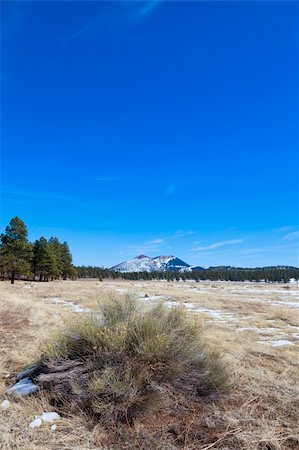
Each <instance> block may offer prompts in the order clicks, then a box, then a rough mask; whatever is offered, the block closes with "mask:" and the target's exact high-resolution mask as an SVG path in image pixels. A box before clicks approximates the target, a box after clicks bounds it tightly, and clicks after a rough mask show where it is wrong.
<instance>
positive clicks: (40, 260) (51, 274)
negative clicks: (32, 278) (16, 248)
mask: <svg viewBox="0 0 299 450" xmlns="http://www.w3.org/2000/svg"><path fill="white" fill-rule="evenodd" d="M33 255H34V256H33V261H32V271H33V273H34V275H36V276H39V280H40V281H42V280H47V281H48V280H49V278H52V279H53V278H59V275H60V272H59V267H58V264H57V257H56V254H55V251H54V249H53V246H51V245H50V243H49V242H48V241H47V239H45V238H44V237H41V238H40V239H38V240H37V241H35V243H34V246H33Z"/></svg>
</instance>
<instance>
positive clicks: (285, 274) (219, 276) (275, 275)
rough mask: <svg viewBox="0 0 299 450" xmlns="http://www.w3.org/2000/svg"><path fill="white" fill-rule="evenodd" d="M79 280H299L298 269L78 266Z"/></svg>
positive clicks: (285, 281) (284, 281)
mask: <svg viewBox="0 0 299 450" xmlns="http://www.w3.org/2000/svg"><path fill="white" fill-rule="evenodd" d="M76 271H77V274H78V277H79V278H99V279H100V280H103V279H104V278H112V279H124V280H144V281H146V280H167V281H187V280H190V281H195V282H198V281H200V280H207V281H252V282H260V281H265V282H266V283H273V282H283V283H288V282H289V281H290V279H292V278H294V279H295V280H298V279H299V269H298V268H296V267H283V268H282V267H264V268H263V267H258V268H253V269H250V268H248V269H243V268H234V267H219V268H209V269H203V270H199V271H193V272H129V273H121V272H114V271H113V270H109V269H103V268H101V267H96V266H78V267H76Z"/></svg>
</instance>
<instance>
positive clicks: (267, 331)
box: [238, 327, 279, 334]
mask: <svg viewBox="0 0 299 450" xmlns="http://www.w3.org/2000/svg"><path fill="white" fill-rule="evenodd" d="M278 330H279V329H278V328H274V327H268V328H258V327H240V328H238V331H255V332H256V333H259V334H272V333H277V331H278Z"/></svg>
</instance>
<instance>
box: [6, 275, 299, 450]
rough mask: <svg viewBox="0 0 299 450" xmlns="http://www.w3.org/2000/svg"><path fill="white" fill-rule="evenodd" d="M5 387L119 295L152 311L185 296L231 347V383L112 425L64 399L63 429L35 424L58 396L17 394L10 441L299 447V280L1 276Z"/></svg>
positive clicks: (209, 337)
mask: <svg viewBox="0 0 299 450" xmlns="http://www.w3.org/2000/svg"><path fill="white" fill-rule="evenodd" d="M0 295H1V311H0V352H1V361H0V390H1V394H2V395H1V399H0V400H1V401H2V400H3V399H4V398H5V395H4V392H5V389H6V388H7V387H8V386H9V385H10V384H11V383H12V382H13V379H14V376H15V375H16V373H17V372H18V371H20V370H21V369H22V368H23V367H24V366H26V365H28V364H30V363H32V361H35V360H36V359H38V358H39V356H40V354H41V351H42V349H44V348H47V346H48V344H49V340H50V339H51V337H52V336H55V335H57V333H59V332H60V330H63V329H66V328H68V327H70V326H73V325H74V323H76V321H77V320H78V318H81V317H87V316H89V315H90V313H91V312H92V311H96V310H97V309H98V305H99V303H101V301H103V300H104V299H105V298H107V296H109V295H110V296H111V295H113V296H114V297H116V298H121V299H122V300H123V301H124V302H125V301H128V298H131V296H133V297H135V298H137V300H138V303H139V304H140V308H141V309H142V310H145V311H146V310H147V309H149V307H150V306H153V305H156V304H158V303H159V302H161V301H163V302H164V304H165V305H166V306H167V307H171V306H173V305H181V306H182V308H184V310H185V311H186V313H187V316H189V317H190V318H191V320H192V321H193V322H194V323H196V326H198V328H199V329H200V335H201V340H202V342H203V343H204V344H205V345H206V348H207V349H208V351H209V352H211V354H212V353H213V352H217V354H219V355H220V356H221V364H223V367H224V368H225V370H226V371H227V373H228V377H229V384H230V388H229V389H228V390H224V391H223V392H221V393H219V394H217V395H214V396H210V397H209V396H207V397H202V399H199V400H198V401H192V402H190V404H189V405H188V407H186V404H185V403H184V401H183V399H181V398H179V396H178V397H176V396H175V395H174V398H173V399H172V400H173V402H174V403H176V405H177V410H176V413H175V414H173V413H170V411H169V410H168V409H167V408H166V409H165V410H163V409H162V410H161V409H160V410H159V409H158V410H153V411H150V412H148V413H143V414H141V415H140V417H139V416H136V417H134V420H132V421H130V420H129V421H127V422H126V421H123V422H122V423H120V424H115V423H114V422H113V420H114V419H113V418H111V417H110V418H109V420H110V422H109V427H107V424H103V423H101V422H99V423H95V422H94V421H93V420H92V419H91V418H90V416H89V415H88V414H86V411H83V410H82V413H76V412H75V411H74V410H73V409H68V408H67V406H66V405H62V406H61V409H60V411H59V412H60V414H61V415H62V420H60V421H59V422H57V430H56V431H55V432H53V431H51V430H50V426H47V425H46V424H44V425H43V426H42V427H41V428H38V429H29V428H28V424H29V422H30V421H31V420H33V419H34V417H35V416H37V415H39V414H41V413H42V412H44V411H52V410H57V408H56V407H54V406H53V405H52V404H51V403H52V400H51V398H50V397H49V395H48V394H47V393H46V392H44V391H41V392H39V393H38V394H37V395H35V396H31V397H24V398H19V399H12V398H9V400H10V401H11V407H10V408H9V409H8V410H5V411H2V412H1V415H0V433H1V434H0V447H1V448H3V449H5V450H9V449H25V450H46V449H47V450H54V449H55V450H56V449H78V450H79V449H81V450H83V449H105V448H106V449H108V448H109V449H135V448H136V449H138V448H140V449H206V450H207V449H210V448H215V449H216V448H218V449H219V448H220V449H236V450H239V449H267V450H280V449H296V448H298V445H299V440H298V421H297V416H296V413H297V412H298V406H299V401H298V381H297V380H298V378H299V377H298V375H299V373H298V372H299V371H298V365H299V358H298V343H299V340H298V338H299V334H298V333H299V330H298V308H296V306H298V305H297V303H296V302H297V301H298V287H297V286H296V285H291V284H271V285H265V284H262V283H260V284H254V283H236V282H235V283H229V282H199V283H193V282H166V281H161V282H155V281H148V282H143V281H140V282H137V281H118V280H117V281H108V280H106V281H102V282H100V281H98V280H82V281H55V282H48V283H27V282H22V281H17V282H16V283H15V285H13V286H12V285H10V284H9V282H1V283H0Z"/></svg>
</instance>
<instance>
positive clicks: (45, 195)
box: [1, 187, 102, 210]
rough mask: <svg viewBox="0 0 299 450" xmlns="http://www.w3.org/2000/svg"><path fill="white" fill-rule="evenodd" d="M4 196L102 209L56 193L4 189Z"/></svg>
mask: <svg viewBox="0 0 299 450" xmlns="http://www.w3.org/2000/svg"><path fill="white" fill-rule="evenodd" d="M1 193H2V194H5V195H8V196H14V197H17V198H21V199H22V198H24V199H26V198H28V199H34V200H44V201H49V202H53V201H55V202H57V201H59V202H63V203H66V204H68V205H71V206H75V207H78V208H87V209H90V208H91V209H95V210H100V209H102V208H100V207H99V205H98V204H95V203H87V202H86V201H80V200H77V199H76V198H72V197H68V196H65V195H59V194H54V193H50V192H28V191H16V190H13V189H12V190H11V189H7V188H4V187H3V188H2V191H1Z"/></svg>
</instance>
